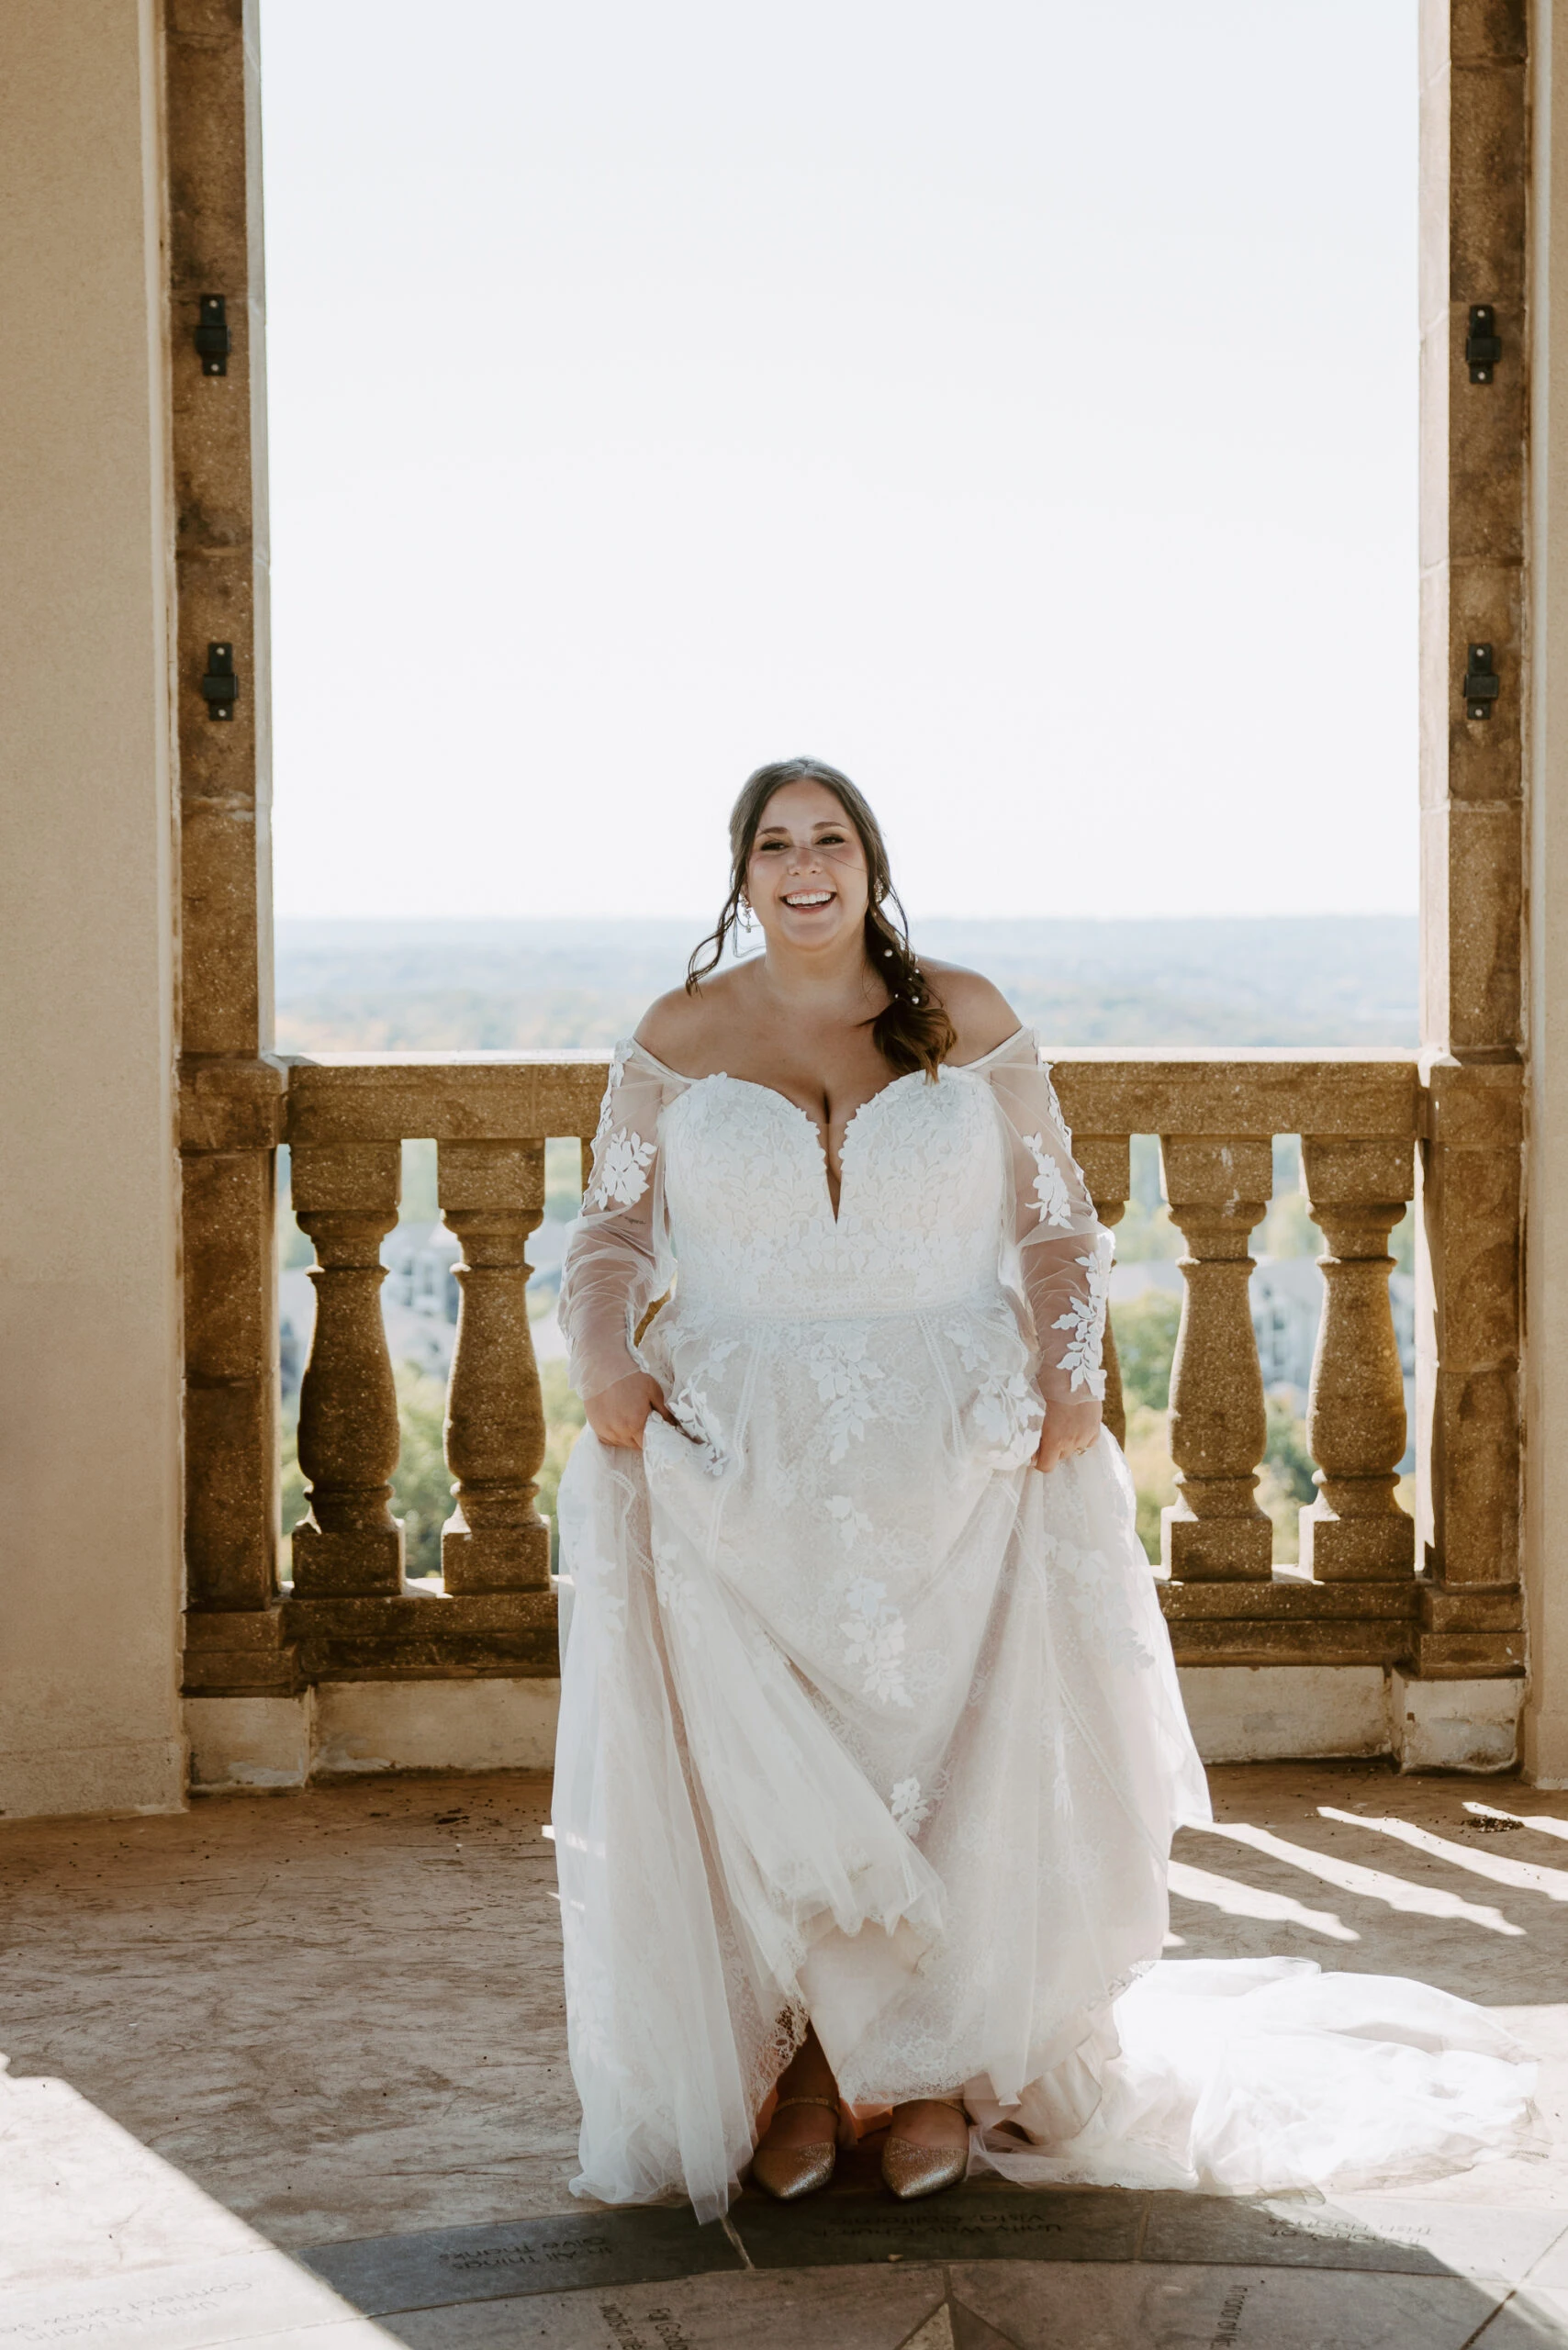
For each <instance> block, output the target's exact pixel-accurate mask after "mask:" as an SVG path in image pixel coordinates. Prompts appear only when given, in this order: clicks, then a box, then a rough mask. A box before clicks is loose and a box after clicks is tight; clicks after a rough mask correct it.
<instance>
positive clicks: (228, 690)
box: [201, 644, 240, 718]
mask: <svg viewBox="0 0 1568 2350" xmlns="http://www.w3.org/2000/svg"><path fill="white" fill-rule="evenodd" d="M201 690H202V694H203V697H204V699H206V702H207V716H208V718H232V717H233V715H234V705H235V703H236V702H237V701H238V700H239V699H240V680H239V678H238V677H236V676H235V675H234V647H233V646H232V645H231V644H209V645H208V646H207V675H206V676H205V677H203V679H202V681H201Z"/></svg>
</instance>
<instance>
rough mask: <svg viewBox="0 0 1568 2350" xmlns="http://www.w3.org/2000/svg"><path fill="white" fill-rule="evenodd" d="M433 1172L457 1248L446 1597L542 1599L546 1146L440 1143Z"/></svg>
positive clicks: (545, 1572) (546, 1570) (545, 1551)
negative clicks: (533, 1243)
mask: <svg viewBox="0 0 1568 2350" xmlns="http://www.w3.org/2000/svg"><path fill="white" fill-rule="evenodd" d="M437 1164H438V1174H437V1182H438V1186H439V1192H440V1199H441V1208H442V1215H443V1216H444V1217H445V1219H446V1221H447V1223H448V1225H450V1226H451V1228H452V1230H453V1231H454V1233H456V1235H457V1237H458V1238H459V1239H460V1240H461V1242H462V1244H463V1261H462V1263H461V1264H460V1265H459V1266H458V1268H457V1282H458V1287H459V1288H460V1290H461V1291H462V1293H463V1294H462V1305H461V1307H460V1309H459V1313H458V1318H457V1346H456V1350H455V1352H454V1356H453V1359H452V1384H451V1388H450V1390H449V1393H448V1397H447V1419H446V1459H447V1466H448V1467H449V1468H450V1469H451V1471H452V1474H453V1478H454V1486H453V1495H454V1502H455V1504H456V1507H455V1509H454V1513H453V1516H451V1517H450V1518H449V1519H448V1520H447V1523H446V1526H445V1527H444V1529H443V1530H442V1538H441V1563H442V1574H443V1576H444V1578H445V1582H446V1587H447V1590H448V1591H449V1592H477V1591H547V1590H548V1589H549V1586H550V1528H549V1527H548V1526H546V1524H545V1523H544V1520H543V1518H542V1517H541V1516H540V1515H539V1512H538V1511H537V1510H536V1509H535V1508H534V1506H533V1497H534V1494H536V1493H537V1491H538V1485H537V1483H536V1482H535V1481H536V1480H537V1478H538V1475H539V1472H540V1470H541V1468H542V1467H543V1461H544V1404H543V1397H542V1395H541V1394H540V1392H539V1371H538V1366H537V1365H536V1363H535V1361H534V1360H533V1338H532V1333H531V1331H530V1329H529V1326H528V1275H529V1265H528V1259H527V1255H526V1250H527V1248H528V1237H529V1235H530V1233H531V1232H532V1231H533V1229H534V1227H535V1226H536V1225H538V1223H539V1221H540V1219H541V1217H542V1216H543V1214H544V1145H543V1142H443V1143H442V1144H440V1145H439V1146H438V1162H437Z"/></svg>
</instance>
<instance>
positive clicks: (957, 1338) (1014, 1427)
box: [946, 1320, 1041, 1468]
mask: <svg viewBox="0 0 1568 2350" xmlns="http://www.w3.org/2000/svg"><path fill="white" fill-rule="evenodd" d="M946 1337H947V1339H948V1340H949V1342H950V1344H951V1345H952V1346H953V1348H955V1350H956V1351H957V1354H958V1360H959V1361H960V1362H961V1363H962V1364H963V1366H964V1370H965V1371H966V1372H967V1373H968V1374H969V1382H970V1384H969V1395H970V1399H971V1400H970V1410H971V1411H972V1413H973V1415H974V1425H975V1427H977V1429H978V1430H979V1432H980V1435H981V1436H983V1437H984V1438H986V1440H987V1442H988V1443H989V1444H990V1445H991V1446H992V1447H993V1448H994V1462H995V1465H996V1466H997V1467H998V1468H1002V1467H1007V1468H1012V1467H1016V1466H1018V1465H1019V1464H1020V1463H1022V1462H1023V1461H1025V1460H1027V1459H1028V1458H1029V1456H1030V1455H1031V1454H1032V1453H1033V1451H1034V1449H1035V1447H1036V1444H1037V1443H1038V1442H1039V1437H1040V1417H1041V1414H1040V1399H1039V1397H1038V1396H1037V1395H1036V1393H1035V1391H1034V1389H1033V1388H1032V1387H1031V1386H1030V1384H1029V1382H1028V1380H1027V1379H1026V1378H1025V1375H1024V1371H1023V1368H1022V1366H1021V1365H1019V1364H1016V1363H1014V1366H1013V1368H1012V1369H1008V1368H1006V1366H1005V1365H1004V1364H1002V1363H999V1362H998V1361H997V1360H995V1358H994V1357H993V1356H992V1355H991V1354H990V1353H989V1352H988V1350H987V1349H986V1348H985V1347H983V1346H982V1345H981V1343H980V1335H979V1332H978V1330H977V1328H976V1326H975V1324H974V1323H973V1322H972V1321H971V1320H962V1321H954V1322H949V1323H948V1324H947V1326H946Z"/></svg>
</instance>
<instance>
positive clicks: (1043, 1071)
mask: <svg viewBox="0 0 1568 2350" xmlns="http://www.w3.org/2000/svg"><path fill="white" fill-rule="evenodd" d="M1040 1083H1041V1084H1042V1085H1043V1086H1044V1087H1045V1089H1046V1100H1047V1102H1049V1104H1050V1111H1051V1118H1052V1120H1053V1122H1054V1124H1055V1125H1056V1129H1057V1132H1058V1134H1059V1135H1060V1136H1061V1138H1062V1141H1063V1142H1064V1143H1065V1144H1066V1146H1067V1148H1068V1151H1069V1153H1071V1150H1072V1128H1071V1127H1070V1125H1068V1123H1067V1120H1066V1119H1065V1118H1064V1117H1063V1116H1062V1113H1061V1103H1060V1102H1058V1099H1057V1090H1056V1087H1055V1086H1054V1085H1053V1084H1052V1082H1051V1065H1050V1063H1049V1061H1048V1060H1047V1058H1046V1057H1045V1055H1044V1054H1043V1053H1042V1054H1041V1055H1040Z"/></svg>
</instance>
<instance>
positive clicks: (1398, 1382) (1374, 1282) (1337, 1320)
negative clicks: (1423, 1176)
mask: <svg viewBox="0 0 1568 2350" xmlns="http://www.w3.org/2000/svg"><path fill="white" fill-rule="evenodd" d="M1302 1165H1303V1169H1304V1171H1305V1179H1306V1192H1307V1203H1308V1208H1309V1212H1310V1214H1311V1215H1312V1219H1313V1222H1314V1223H1315V1224H1316V1225H1319V1226H1320V1227H1321V1229H1322V1233H1323V1237H1324V1240H1325V1242H1326V1244H1327V1254H1326V1255H1325V1256H1323V1257H1321V1258H1320V1259H1318V1262H1319V1265H1320V1267H1321V1269H1322V1272H1323V1278H1324V1281H1325V1283H1326V1284H1327V1293H1326V1295H1325V1297H1324V1301H1323V1315H1322V1318H1321V1320H1320V1321H1319V1323H1318V1326H1317V1348H1316V1353H1315V1354H1314V1356H1313V1361H1312V1390H1311V1393H1310V1395H1309V1396H1308V1399H1307V1407H1306V1433H1307V1441H1308V1443H1309V1445H1310V1446H1311V1449H1312V1457H1313V1459H1314V1460H1316V1462H1317V1464H1318V1465H1317V1480H1316V1481H1317V1485H1318V1497H1317V1499H1316V1501H1315V1502H1313V1503H1312V1504H1311V1505H1309V1506H1308V1507H1307V1508H1305V1509H1304V1510H1303V1511H1302V1513H1301V1521H1300V1522H1301V1563H1302V1566H1303V1567H1304V1568H1305V1570H1306V1571H1307V1572H1309V1573H1311V1574H1312V1575H1314V1576H1316V1578H1317V1580H1318V1581H1319V1582H1323V1583H1335V1582H1338V1583H1345V1582H1356V1581H1363V1582H1381V1581H1386V1580H1387V1579H1389V1578H1390V1577H1392V1576H1394V1575H1408V1574H1412V1573H1414V1572H1415V1563H1416V1527H1415V1523H1414V1521H1413V1520H1412V1519H1411V1518H1409V1517H1408V1516H1406V1513H1405V1512H1404V1511H1403V1510H1402V1509H1401V1508H1400V1507H1399V1505H1398V1504H1397V1502H1395V1500H1394V1486H1395V1485H1396V1484H1397V1483H1398V1467H1399V1461H1400V1459H1401V1456H1402V1455H1403V1453H1404V1450H1405V1439H1406V1426H1405V1381H1404V1374H1403V1372H1402V1371H1401V1368H1400V1362H1399V1348H1398V1344H1397V1342H1396V1340H1395V1337H1394V1315H1393V1313H1392V1311H1391V1308H1390V1304H1389V1295H1388V1276H1389V1274H1390V1272H1391V1271H1392V1270H1393V1268H1394V1259H1393V1258H1392V1257H1391V1256H1390V1255H1389V1254H1388V1236H1389V1234H1390V1233H1391V1232H1392V1231H1393V1229H1394V1225H1396V1224H1397V1223H1398V1221H1399V1219H1400V1217H1401V1216H1402V1215H1403V1214H1404V1213H1405V1203H1406V1200H1407V1199H1408V1198H1409V1197H1410V1195H1411V1193H1412V1192H1413V1191H1414V1190H1415V1181H1416V1179H1415V1169H1414V1164H1413V1158H1412V1153H1411V1150H1410V1147H1409V1145H1408V1144H1407V1143H1405V1144H1400V1143H1381V1142H1340V1141H1332V1142H1322V1141H1315V1140H1314V1139H1313V1138H1312V1137H1311V1136H1304V1137H1303V1141H1302Z"/></svg>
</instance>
